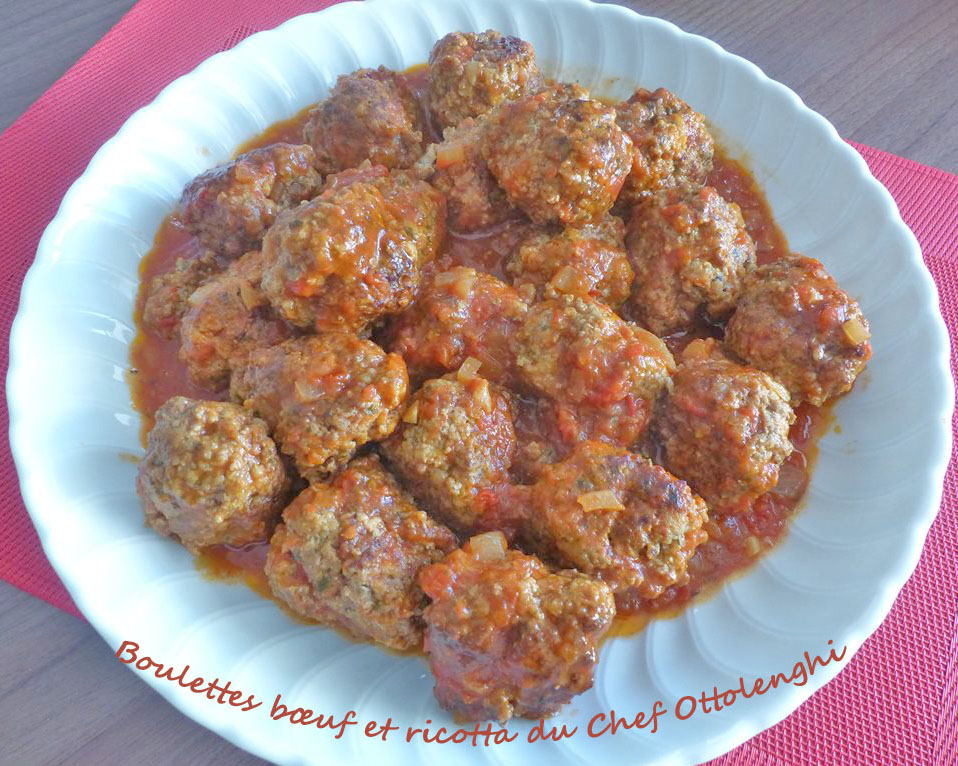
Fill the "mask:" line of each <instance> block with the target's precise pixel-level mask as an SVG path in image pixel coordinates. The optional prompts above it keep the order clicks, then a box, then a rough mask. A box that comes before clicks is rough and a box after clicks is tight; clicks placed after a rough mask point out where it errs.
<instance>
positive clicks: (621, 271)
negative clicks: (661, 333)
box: [506, 215, 632, 308]
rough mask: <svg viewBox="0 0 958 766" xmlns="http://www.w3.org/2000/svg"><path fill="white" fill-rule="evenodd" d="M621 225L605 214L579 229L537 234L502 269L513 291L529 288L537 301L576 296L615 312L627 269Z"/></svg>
mask: <svg viewBox="0 0 958 766" xmlns="http://www.w3.org/2000/svg"><path fill="white" fill-rule="evenodd" d="M624 239H625V226H624V225H623V223H622V220H621V219H619V218H616V217H615V216H611V215H607V216H605V217H603V218H600V219H599V220H598V221H596V222H595V223H592V224H585V225H584V226H582V227H580V228H572V227H566V228H564V229H562V230H561V231H558V232H555V231H541V230H540V231H537V232H533V233H532V234H531V235H529V236H527V237H526V238H525V239H524V240H523V241H522V243H521V244H520V245H519V247H518V249H517V250H516V252H515V254H514V255H513V257H512V258H511V260H510V261H509V263H508V264H507V266H506V270H507V271H508V272H509V273H510V274H511V275H512V279H513V285H514V286H515V287H516V289H518V290H520V291H521V290H522V288H523V287H524V286H526V285H530V286H531V287H532V288H533V289H534V290H535V294H536V297H537V298H538V299H540V300H541V299H543V298H556V297H558V296H559V295H579V296H584V297H588V298H595V299H596V300H599V301H601V302H602V303H605V304H606V305H607V306H610V307H612V308H615V307H617V306H619V305H621V304H622V303H623V302H625V300H626V299H627V298H628V297H629V293H630V290H631V287H632V267H631V265H630V264H629V258H628V255H627V254H626V251H625V243H624Z"/></svg>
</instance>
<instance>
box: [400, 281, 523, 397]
mask: <svg viewBox="0 0 958 766" xmlns="http://www.w3.org/2000/svg"><path fill="white" fill-rule="evenodd" d="M527 311H528V305H527V304H526V302H525V301H523V300H522V298H520V297H519V294H518V293H517V292H516V291H515V290H514V289H513V288H512V287H511V286H509V285H507V284H506V283H505V282H503V281H501V280H499V279H496V278H495V277H493V276H491V275H489V274H484V273H482V272H479V271H476V270H475V269H471V268H467V267H465V266H457V267H454V268H452V269H449V270H448V271H442V272H436V273H434V274H433V275H432V276H431V278H429V279H428V280H427V281H426V283H425V284H424V285H423V288H422V292H421V293H420V295H419V298H418V299H417V300H416V302H415V303H414V304H413V305H412V306H411V307H410V308H409V309H407V310H406V311H405V312H404V313H403V314H402V315H400V316H399V317H397V318H396V319H395V320H393V322H392V324H391V325H390V326H389V327H388V328H387V332H386V336H387V342H386V346H387V348H389V350H390V351H394V352H396V353H399V354H402V356H403V358H404V359H405V360H406V363H407V364H408V365H409V369H410V375H411V377H412V378H413V379H414V380H417V381H421V380H424V379H425V378H428V377H437V376H439V375H442V374H443V373H445V372H450V371H452V370H457V369H459V367H460V366H461V365H462V363H463V362H464V361H466V359H467V358H468V357H474V358H476V359H478V360H479V361H480V362H481V363H482V368H481V369H482V375H483V377H485V378H488V379H489V380H491V381H493V382H495V383H500V384H502V385H510V384H512V383H513V382H514V381H515V355H516V340H515V337H516V333H517V332H518V329H519V326H520V325H521V324H522V321H523V318H524V317H525V315H526V312H527Z"/></svg>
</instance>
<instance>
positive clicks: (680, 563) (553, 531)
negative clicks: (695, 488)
mask: <svg viewBox="0 0 958 766" xmlns="http://www.w3.org/2000/svg"><path fill="white" fill-rule="evenodd" d="M707 510H708V509H707V508H706V506H705V503H704V502H703V501H702V499H701V498H699V497H698V496H696V495H695V494H693V493H692V490H691V489H689V486H688V485H687V484H686V483H685V482H684V481H682V480H681V479H678V478H676V477H675V476H673V475H672V474H670V473H669V472H668V471H666V470H665V469H664V468H661V467H659V466H657V465H653V464H652V462H651V461H650V460H648V458H645V457H642V456H641V455H638V454H636V453H633V452H629V451H627V450H625V449H622V448H616V447H611V446H609V445H607V444H603V443H601V442H583V443H581V444H579V445H578V446H577V447H576V448H575V449H574V450H573V452H572V454H570V455H569V457H567V458H566V459H565V460H563V461H562V462H560V463H557V464H555V465H551V466H546V467H545V468H543V469H542V471H541V473H540V475H539V477H538V479H537V481H536V483H535V485H534V486H533V487H532V489H531V491H530V496H529V508H528V512H527V513H526V514H525V517H524V525H523V528H524V530H525V533H524V537H525V538H526V539H527V540H528V541H529V543H530V545H531V546H532V547H533V549H534V550H535V551H536V552H537V553H539V554H541V555H543V556H545V557H547V558H548V559H550V560H552V561H554V562H556V563H558V564H559V565H561V566H567V567H574V568H576V569H578V570H579V571H580V572H583V573H585V574H590V575H593V576H595V577H598V578H599V579H601V580H603V581H604V582H606V583H608V585H609V586H610V587H611V588H612V590H613V592H614V593H615V601H616V608H617V610H618V611H619V612H636V611H638V610H639V609H640V608H641V607H642V605H643V601H644V600H646V599H654V598H656V597H657V596H659V595H661V594H662V592H663V591H664V590H665V589H666V588H668V587H669V586H671V585H681V584H684V583H685V582H686V581H687V580H688V573H687V566H688V561H689V559H690V558H691V557H692V554H693V553H694V552H695V549H696V548H697V547H698V546H699V545H701V544H702V543H703V542H705V540H706V539H707V537H708V536H707V534H706V533H705V531H704V530H703V529H702V526H703V525H704V524H705V522H706V521H707V519H708V514H707Z"/></svg>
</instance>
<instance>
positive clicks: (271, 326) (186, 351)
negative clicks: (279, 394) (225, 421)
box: [180, 251, 292, 391]
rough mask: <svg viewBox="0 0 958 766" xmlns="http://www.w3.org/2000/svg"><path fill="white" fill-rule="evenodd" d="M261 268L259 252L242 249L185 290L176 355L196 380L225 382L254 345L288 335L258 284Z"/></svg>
mask: <svg viewBox="0 0 958 766" xmlns="http://www.w3.org/2000/svg"><path fill="white" fill-rule="evenodd" d="M262 273H263V256H262V254H261V253H259V252H257V251H254V252H251V253H247V254H246V255H244V256H243V257H242V258H240V259H239V260H238V261H235V262H234V263H233V264H231V265H230V267H229V268H228V269H227V270H226V271H224V272H223V273H222V274H218V275H217V276H215V277H213V278H212V279H210V280H209V281H208V282H207V283H206V284H204V285H203V286H202V287H200V288H198V289H197V290H194V291H193V294H192V295H191V296H190V298H189V301H188V302H187V303H188V309H187V311H186V314H185V316H184V317H183V320H182V322H181V324H180V339H181V345H180V359H181V360H182V361H183V362H184V363H185V364H186V367H187V370H188V371H189V375H190V378H191V379H192V380H193V382H194V383H196V384H197V385H198V386H202V387H204V388H207V389H209V390H211V391H217V390H220V389H223V388H226V387H227V386H228V385H229V377H230V372H231V371H232V369H233V367H235V366H236V365H238V364H241V363H243V362H245V360H246V357H247V356H248V355H249V353H250V352H251V351H252V350H253V349H256V348H261V347H266V346H275V345H277V344H279V343H280V342H282V341H284V340H286V339H287V338H289V337H290V336H291V335H292V330H291V329H290V327H289V325H287V324H286V322H284V321H283V320H281V319H279V318H278V317H276V316H275V315H274V314H273V312H272V310H271V309H270V306H269V303H268V302H267V301H266V298H265V297H264V296H263V294H262V292H261V291H260V289H259V283H260V278H261V276H262Z"/></svg>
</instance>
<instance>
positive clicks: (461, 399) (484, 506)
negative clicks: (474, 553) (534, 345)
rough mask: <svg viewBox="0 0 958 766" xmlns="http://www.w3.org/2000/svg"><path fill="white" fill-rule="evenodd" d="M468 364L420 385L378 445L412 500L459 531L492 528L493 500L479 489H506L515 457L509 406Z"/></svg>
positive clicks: (503, 397)
mask: <svg viewBox="0 0 958 766" xmlns="http://www.w3.org/2000/svg"><path fill="white" fill-rule="evenodd" d="M473 361H474V360H473ZM469 365H470V363H469V362H468V361H467V363H466V364H464V365H463V367H462V369H461V370H460V371H459V373H458V374H457V375H454V376H449V377H448V378H439V379H436V380H427V381H426V382H425V383H424V384H423V386H422V388H420V389H419V390H418V391H417V392H416V393H415V394H413V396H412V397H410V400H409V404H408V406H407V407H406V410H405V413H404V414H403V416H402V422H401V423H400V424H399V427H398V428H397V429H396V432H395V433H394V434H393V435H392V436H391V437H389V439H387V440H386V441H384V442H383V443H382V445H381V449H382V452H383V454H384V455H385V456H386V458H387V459H388V460H389V462H390V465H392V467H393V468H394V469H395V471H396V473H397V474H398V475H399V477H400V478H401V479H402V480H403V482H404V483H405V485H406V486H407V487H408V488H409V489H410V491H411V492H412V493H413V495H415V496H416V498H417V499H418V500H419V501H420V502H421V503H422V504H423V505H425V506H426V508H428V509H429V510H430V511H432V512H433V513H435V514H436V515H438V516H439V517H440V518H441V519H442V520H443V521H445V522H446V523H447V524H449V525H450V526H451V527H453V528H454V529H456V530H457V531H462V532H473V531H476V530H480V529H490V528H493V527H496V526H497V520H496V518H495V498H494V496H493V495H491V493H484V490H492V489H493V488H494V487H495V486H496V485H497V484H505V483H508V481H509V467H510V465H511V464H512V460H513V458H514V456H515V452H516V432H515V429H514V427H513V411H512V407H513V403H512V401H511V400H510V398H509V396H508V395H507V394H506V393H505V392H503V391H502V390H500V389H499V388H498V387H497V386H494V385H491V384H490V383H489V382H488V381H487V380H486V379H485V378H481V377H479V376H478V375H476V374H475V373H474V372H473V371H470V370H469V369H468V368H469Z"/></svg>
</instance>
